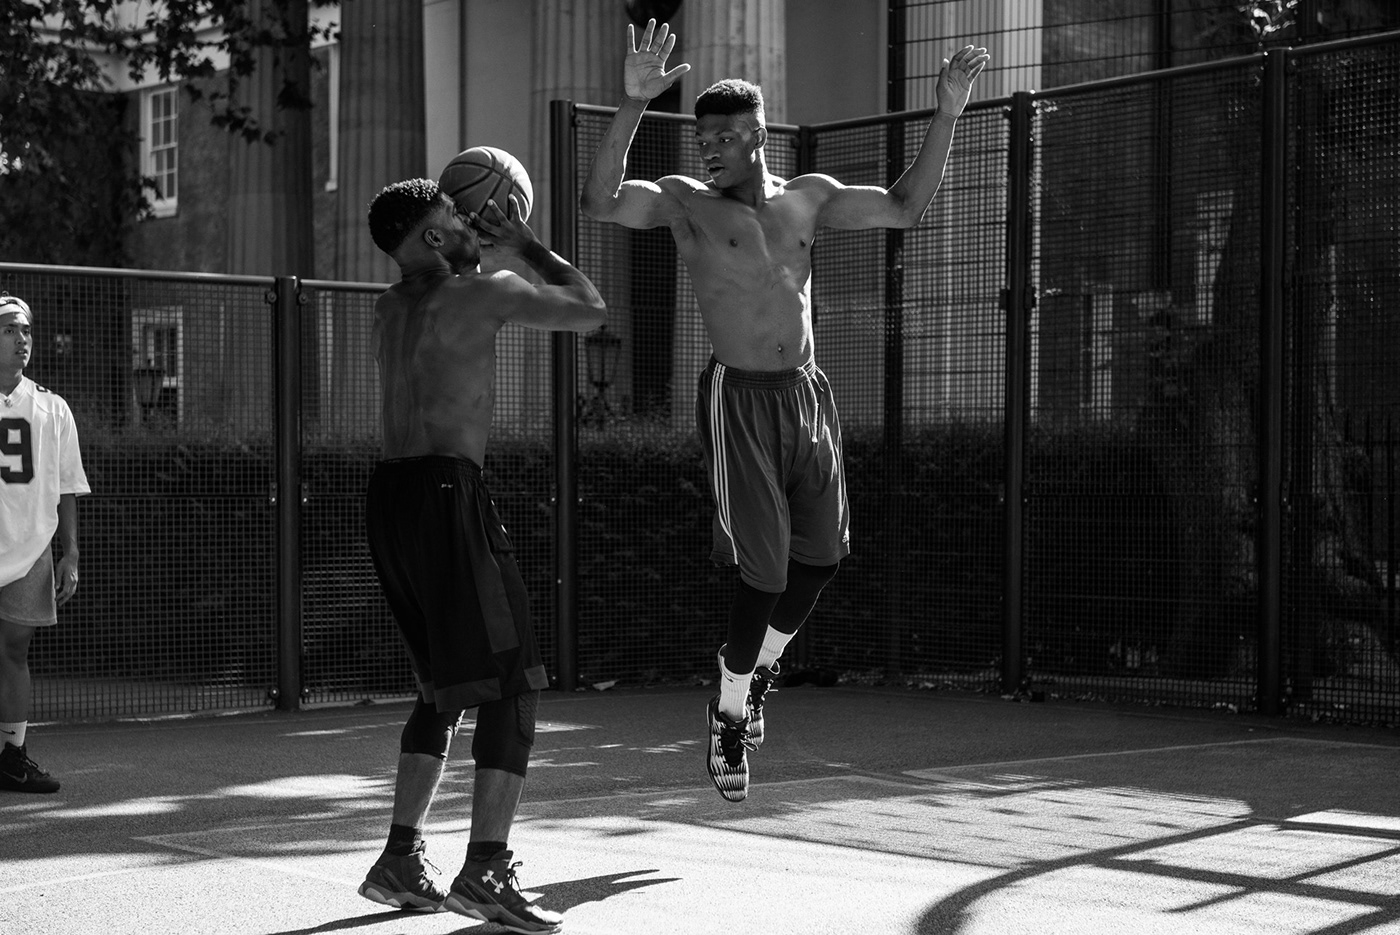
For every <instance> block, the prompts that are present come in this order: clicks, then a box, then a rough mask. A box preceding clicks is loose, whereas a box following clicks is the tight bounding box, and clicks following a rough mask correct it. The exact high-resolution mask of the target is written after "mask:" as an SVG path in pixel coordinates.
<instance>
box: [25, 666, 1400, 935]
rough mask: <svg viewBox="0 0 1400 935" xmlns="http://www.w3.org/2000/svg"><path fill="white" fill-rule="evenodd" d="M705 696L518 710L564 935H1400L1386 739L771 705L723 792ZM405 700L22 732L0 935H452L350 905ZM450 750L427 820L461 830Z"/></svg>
mask: <svg viewBox="0 0 1400 935" xmlns="http://www.w3.org/2000/svg"><path fill="white" fill-rule="evenodd" d="M711 691H712V690H710V689H656V690H641V689H637V690H624V691H611V692H604V693H592V692H590V693H586V694H584V693H577V694H573V695H561V694H558V693H546V694H545V695H544V698H543V701H542V704H541V708H540V717H541V723H540V729H539V735H538V737H537V740H536V745H535V751H534V758H533V760H532V765H531V773H530V778H529V783H528V785H527V788H526V793H525V801H524V802H523V804H522V806H521V809H520V812H519V815H518V817H517V820H516V825H515V830H514V832H513V834H512V836H511V842H510V843H511V846H512V848H513V849H514V850H515V853H516V859H517V860H520V861H522V866H521V867H520V868H519V873H520V880H521V882H522V885H523V886H524V887H525V888H526V889H527V890H529V891H531V892H533V893H538V894H540V897H541V902H542V904H543V905H545V906H546V907H548V908H552V909H555V910H558V911H562V912H564V913H565V925H564V931H565V932H573V933H583V935H602V933H608V935H629V933H634V932H635V933H643V932H646V933H675V935H691V933H697V935H698V933H704V935H711V933H722V932H730V931H753V932H766V933H794V935H796V933H803V935H823V933H857V932H859V933H867V932H881V933H884V932H892V933H913V935H931V933H965V935H971V933H977V935H983V933H986V935H993V933H995V935H1015V933H1027V935H1030V933H1036V935H1046V933H1061V932H1063V933H1083V932H1112V933H1129V932H1131V933H1159V932H1160V933H1198V932H1200V933H1215V932H1220V933H1237V932H1238V933H1269V935H1279V933H1300V935H1301V933H1318V935H1343V933H1360V932H1365V933H1389V935H1400V782H1397V779H1400V731H1395V730H1386V729H1379V728H1376V729H1363V728H1345V727H1342V726H1337V725H1311V724H1300V723H1295V722H1290V721H1286V720H1274V719H1264V718H1253V717H1250V716H1240V715H1226V714H1222V713H1209V712H1190V711H1173V710H1171V709H1148V708H1136V707H1131V708H1130V707H1114V706H1109V705H1101V704H1075V703H1072V702H1053V701H1052V702H1049V703H1046V704H1034V705H1030V704H1016V703H1011V702H1005V701H1001V700H999V699H994V698H988V697H983V696H977V695H971V694H964V693H933V692H915V691H905V690H899V689H869V688H853V687H835V688H816V687H811V686H804V687H801V688H794V689H784V690H782V691H781V692H779V693H778V694H777V695H776V696H774V697H773V698H772V699H771V703H770V707H769V717H768V726H769V731H768V733H769V736H768V740H767V741H766V742H765V744H764V746H763V747H762V748H761V749H760V750H759V751H758V752H757V753H755V754H752V755H751V770H752V775H753V785H752V788H751V790H750V795H749V799H748V801H746V802H744V803H742V804H737V805H736V804H731V803H727V802H725V801H724V800H723V799H721V798H720V797H719V795H718V794H717V793H716V792H715V791H714V789H713V788H712V787H711V786H710V784H709V781H708V778H707V776H706V774H705V770H704V765H703V761H704V740H705V733H704V731H705V721H704V706H705V701H706V699H707V698H708V696H709V694H710V693H711ZM408 710H409V706H408V704H406V703H391V704H378V705H372V706H361V707H351V708H335V709H321V710H315V711H305V712H300V713H297V714H280V713H275V712H265V713H255V714H245V715H236V716H225V717H197V718H189V719H168V720H159V721H148V722H118V723H110V724H88V725H56V726H39V727H36V728H35V729H34V731H33V733H32V735H31V740H30V750H31V753H32V754H33V755H34V757H35V758H36V759H37V760H39V761H40V763H41V764H42V765H43V766H44V767H45V768H46V769H49V770H50V771H52V772H53V773H54V774H55V775H56V776H57V777H58V778H60V779H61V780H62V781H63V783H64V788H63V789H62V790H61V791H60V792H59V793H58V794H56V795H53V796H18V795H13V794H4V795H0V933H4V935H10V933H16V935H18V933H26V935H28V933H32V935H50V933H54V935H57V933H64V935H67V933H79V932H82V933H86V932H102V933H109V932H110V933H122V932H131V933H143V935H149V933H165V932H171V933H176V932H179V933H185V932H200V933H203V932H208V933H267V935H274V933H276V935H311V933H323V932H325V933H329V932H348V933H365V935H387V933H423V935H437V933H475V935H497V933H500V932H503V931H504V930H503V929H502V928H501V927H499V926H496V925H493V924H489V923H480V922H476V921H473V920H470V919H466V918H463V917H460V916H455V915H451V914H438V915H420V914H407V913H398V912H394V911H391V910H386V909H384V908H383V907H380V906H376V905H375V904H373V903H370V902H368V901H366V900H364V899H362V898H361V897H360V896H358V895H357V893H356V888H357V887H358V885H359V882H360V880H361V879H362V878H363V876H364V873H365V870H366V869H367V868H368V866H369V864H370V863H371V862H373V860H374V858H375V856H376V855H377V854H378V852H379V850H380V848H381V847H382V844H383V838H384V834H385V832H386V830H387V825H388V818H389V811H390V807H391V804H392V795H393V769H394V763H395V759H396V755H397V748H398V734H399V730H400V729H401V727H402V724H403V720H404V718H405V717H406V716H407V713H408ZM469 745H470V738H469V737H468V736H465V731H464V735H463V736H459V737H458V739H457V741H456V742H455V744H454V753H455V754H456V756H454V758H453V760H452V762H453V763H454V764H457V768H455V769H451V770H449V774H448V777H447V778H446V779H445V780H444V783H443V787H442V790H441V792H440V794H439V797H438V801H437V804H436V806H435V808H434V811H433V814H432V816H431V817H430V820H429V825H428V829H427V839H428V842H429V850H428V856H429V857H430V858H431V859H432V860H433V862H434V863H435V864H436V865H437V866H438V867H439V868H441V870H442V877H443V880H444V883H445V882H447V881H450V879H451V877H452V876H453V875H454V874H455V872H456V870H457V869H458V867H459V866H460V863H461V860H462V855H463V853H464V851H465V848H466V842H467V838H468V833H469V822H468V818H469V815H470V760H469Z"/></svg>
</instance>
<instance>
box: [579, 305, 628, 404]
mask: <svg viewBox="0 0 1400 935" xmlns="http://www.w3.org/2000/svg"><path fill="white" fill-rule="evenodd" d="M583 352H584V356H585V358H586V359H587V363H588V382H589V383H590V384H592V385H593V395H592V396H591V397H590V398H589V400H588V402H587V404H586V405H585V407H584V415H583V421H584V422H585V423H587V422H592V423H593V424H594V425H597V426H600V427H601V426H602V424H603V422H604V420H605V419H606V418H607V414H608V412H609V411H610V409H611V407H609V406H608V396H607V393H608V387H610V386H612V384H613V380H615V379H616V378H617V358H618V356H619V355H620V354H621V352H622V338H620V337H618V336H617V335H615V334H613V333H612V332H611V331H609V330H608V326H607V325H603V326H602V327H601V328H599V329H598V330H597V331H593V332H590V333H589V334H587V335H586V336H585V337H584V339H583Z"/></svg>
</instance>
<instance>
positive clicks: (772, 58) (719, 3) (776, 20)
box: [668, 0, 787, 123]
mask: <svg viewBox="0 0 1400 935" xmlns="http://www.w3.org/2000/svg"><path fill="white" fill-rule="evenodd" d="M681 14H682V15H681V24H680V26H681V28H680V29H679V30H677V33H678V38H677V50H678V51H680V50H682V47H683V51H684V57H683V58H680V59H679V61H681V62H688V63H690V67H691V71H690V74H688V75H686V76H685V77H684V78H682V79H681V81H682V82H683V84H682V86H681V112H682V113H694V111H695V98H696V97H697V96H698V95H699V94H700V92H701V91H704V90H705V89H706V88H708V87H709V86H710V85H712V84H714V83H715V82H716V81H721V80H723V79H725V78H743V79H744V80H745V81H752V82H753V83H754V84H756V85H758V86H759V87H761V88H762V89H763V106H764V111H765V115H766V117H767V119H768V121H769V122H770V123H782V122H784V121H785V120H786V119H787V118H786V115H787V2H786V0H704V2H689V3H685V4H683V5H682V7H681ZM671 58H672V61H671V62H669V63H668V64H670V65H675V64H677V59H676V56H675V55H672V56H671Z"/></svg>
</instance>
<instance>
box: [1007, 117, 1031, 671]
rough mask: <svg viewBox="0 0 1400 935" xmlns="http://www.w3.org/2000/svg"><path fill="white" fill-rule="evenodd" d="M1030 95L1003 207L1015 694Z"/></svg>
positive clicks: (1012, 150) (1013, 139) (1016, 129)
mask: <svg viewBox="0 0 1400 935" xmlns="http://www.w3.org/2000/svg"><path fill="white" fill-rule="evenodd" d="M1032 106H1033V105H1032V103H1031V96H1030V94H1029V93H1028V92H1026V91H1018V92H1017V93H1015V94H1013V95H1012V97H1011V113H1010V119H1011V135H1010V144H1009V149H1008V152H1007V168H1006V171H1007V205H1006V215H1007V216H1006V302H1005V304H1006V399H1005V401H1004V406H1005V425H1004V432H1005V435H1004V443H1005V448H1006V454H1005V459H1006V464H1005V473H1004V475H1003V486H1004V488H1005V493H1004V497H1005V502H1004V504H1003V523H1004V526H1003V534H1004V536H1005V539H1004V542H1003V548H1004V551H1003V561H1004V564H1003V572H1002V647H1001V688H1002V691H1003V692H1007V693H1010V692H1015V691H1017V690H1018V689H1019V688H1020V687H1021V682H1022V680H1023V679H1024V678H1025V649H1024V646H1023V640H1022V619H1021V618H1022V595H1021V585H1022V576H1023V575H1024V573H1025V568H1024V554H1023V551H1024V544H1025V469H1026V425H1027V423H1028V422H1029V409H1030V380H1029V354H1028V353H1027V345H1028V343H1029V342H1028V340H1027V337H1028V331H1029V326H1030V308H1031V305H1032V303H1033V301H1034V299H1033V297H1032V294H1031V290H1032V285H1031V255H1030V254H1031V216H1030V215H1031V178H1030V176H1031V165H1032V157H1033V154H1032V145H1033V141H1032V139H1031V117H1032Z"/></svg>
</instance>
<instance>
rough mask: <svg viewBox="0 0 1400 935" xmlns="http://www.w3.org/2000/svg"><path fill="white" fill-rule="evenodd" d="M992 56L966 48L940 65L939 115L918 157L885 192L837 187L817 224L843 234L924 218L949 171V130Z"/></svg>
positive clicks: (929, 128)
mask: <svg viewBox="0 0 1400 935" xmlns="http://www.w3.org/2000/svg"><path fill="white" fill-rule="evenodd" d="M989 61H991V56H989V55H988V54H987V50H986V49H974V48H973V47H972V46H966V47H964V48H962V49H960V50H958V51H957V52H956V53H954V55H953V57H952V58H951V59H944V60H943V70H942V71H941V72H939V75H938V88H937V91H938V110H937V112H936V113H935V114H934V115H933V120H932V121H930V123H929V127H928V132H927V133H925V134H924V141H923V143H922V145H920V147H919V152H918V154H917V155H916V156H915V157H914V161H913V162H912V163H911V164H910V165H909V168H907V169H905V170H904V174H903V175H901V176H900V177H899V178H898V180H896V181H895V183H894V184H893V185H891V186H890V187H889V189H882V188H878V187H875V186H868V185H867V186H849V187H847V186H838V187H837V189H836V190H835V191H834V192H833V193H832V195H831V197H830V198H829V199H828V200H827V201H826V203H825V204H824V205H823V207H822V211H821V214H820V215H819V216H818V218H817V223H818V224H819V225H821V226H823V227H835V228H840V229H843V230H865V229H868V228H872V227H913V226H914V225H915V224H918V223H919V219H920V218H922V217H923V216H924V212H925V211H927V210H928V206H929V204H930V203H932V201H933V196H934V195H935V194H937V192H938V186H939V185H940V184H942V182H943V170H944V169H945V168H946V167H947V165H948V152H949V151H950V150H951V149H952V147H953V129H954V127H955V126H956V124H957V119H958V117H959V116H961V115H962V112H963V108H964V107H966V106H967V99H968V97H969V95H971V93H972V82H973V81H974V80H976V78H977V76H978V75H979V74H981V73H982V69H983V68H985V67H986V65H987V62H989Z"/></svg>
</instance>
